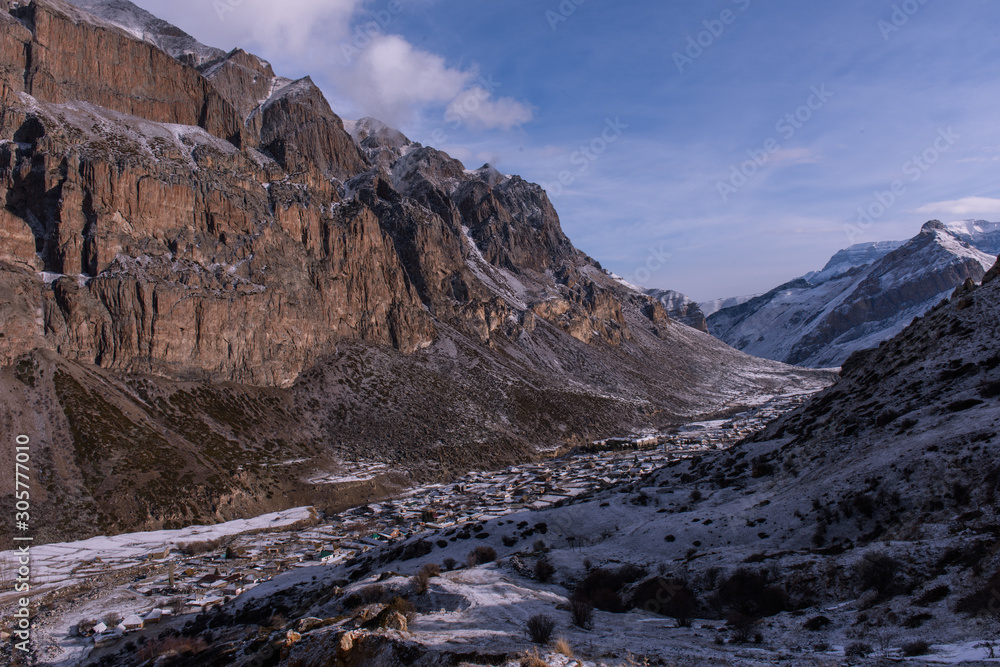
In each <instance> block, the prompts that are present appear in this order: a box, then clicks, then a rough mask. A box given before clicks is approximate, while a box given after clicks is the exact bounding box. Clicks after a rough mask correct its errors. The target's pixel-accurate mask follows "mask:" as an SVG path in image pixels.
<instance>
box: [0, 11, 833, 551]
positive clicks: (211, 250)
mask: <svg viewBox="0 0 1000 667" xmlns="http://www.w3.org/2000/svg"><path fill="white" fill-rule="evenodd" d="M80 2H81V4H86V6H88V7H90V8H91V9H93V10H94V11H95V12H97V13H98V14H99V15H100V18H99V17H97V16H95V15H93V14H89V13H87V12H85V11H83V10H82V9H80V8H78V7H76V6H74V5H71V4H67V3H65V2H62V1H61V0H32V1H31V2H28V3H27V4H25V5H23V6H21V5H20V4H19V3H18V4H17V6H16V7H15V6H14V4H13V3H9V7H10V11H9V12H0V21H3V23H4V31H5V36H7V39H5V40H4V42H3V44H2V45H0V83H2V85H3V88H2V93H3V99H2V104H0V197H2V200H3V207H2V208H0V241H2V243H0V289H3V290H4V292H5V294H7V295H8V298H6V299H4V300H3V301H2V302H0V323H2V324H3V332H2V335H0V367H6V368H7V369H8V371H9V372H6V374H5V375H3V377H2V378H0V390H2V391H6V392H7V394H8V395H9V396H20V395H21V394H19V393H18V392H21V393H24V392H23V391H22V387H24V386H27V385H25V382H28V381H29V380H28V378H29V377H30V378H31V379H30V382H33V383H35V384H34V385H33V386H32V388H31V389H32V391H29V392H27V394H25V396H24V398H23V399H18V401H19V402H17V403H16V405H17V406H19V407H17V408H16V409H13V408H8V409H7V412H6V413H4V415H3V418H4V423H5V428H9V429H10V431H11V432H13V431H15V430H18V429H22V428H23V429H29V426H30V429H29V430H31V432H32V437H34V438H37V439H38V441H39V445H38V446H39V452H42V451H43V450H44V451H45V452H46V454H45V456H47V457H48V459H49V460H51V461H64V462H66V463H59V464H55V463H54V464H53V467H52V468H51V477H49V478H48V479H47V481H46V484H51V489H48V490H47V491H45V492H40V494H39V499H38V507H40V508H50V509H51V511H48V510H46V511H47V512H48V515H49V516H51V517H52V520H51V525H48V526H44V527H43V526H39V530H40V531H42V532H40V534H42V533H44V534H45V535H46V536H48V537H50V538H55V537H69V536H77V537H78V536H81V535H87V534H93V533H94V532H95V531H101V532H105V533H106V532H109V531H114V530H127V529H130V528H159V527H163V526H164V525H172V524H173V522H178V521H180V522H183V521H189V522H197V521H216V520H220V519H222V518H234V517H236V516H240V515H241V514H244V513H251V512H256V511H260V510H265V511H267V510H270V509H277V508H281V507H288V506H290V505H291V504H293V503H298V504H310V503H313V502H317V503H319V502H320V501H322V503H327V504H331V505H335V504H336V499H335V498H333V495H335V494H334V492H333V491H331V490H330V488H329V487H323V486H322V485H310V484H303V483H302V481H301V480H302V478H303V477H308V473H309V471H308V470H305V469H299V468H294V469H292V468H286V467H284V462H287V461H289V460H299V459H303V460H305V461H308V462H309V463H308V464H305V465H306V466H307V467H308V466H312V467H313V468H316V467H319V466H322V465H327V463H328V462H329V461H331V460H335V459H337V458H340V457H351V458H356V457H368V458H378V459H381V460H384V461H387V462H391V463H393V464H396V465H398V466H399V467H400V468H402V469H412V470H413V473H412V474H413V475H415V476H418V477H421V478H428V477H429V478H446V477H447V476H448V475H450V474H452V473H453V472H456V471H458V470H461V469H467V468H470V467H473V466H484V465H501V464H504V463H509V462H512V461H516V460H524V459H527V458H531V457H532V456H534V455H535V452H536V451H537V447H538V446H540V445H546V446H548V445H550V444H552V443H558V444H576V443H580V442H585V441H586V440H588V439H593V438H596V437H600V436H601V435H611V434H619V433H622V432H625V431H631V430H633V429H635V428H639V427H640V426H649V425H650V424H660V425H663V424H668V423H671V422H672V420H674V419H677V418H679V416H682V415H690V414H695V413H697V414H701V413H708V412H713V411H715V410H722V409H727V408H729V407H731V406H732V404H734V403H738V402H740V401H742V400H745V398H746V396H747V395H749V394H751V393H755V392H757V391H776V390H780V389H782V388H785V387H789V386H794V387H801V386H815V385H816V384H817V383H822V382H823V381H824V376H822V375H817V374H814V373H809V372H798V371H793V370H791V369H788V368H787V367H784V366H782V365H780V364H773V363H769V362H759V361H757V360H753V359H751V358H749V357H746V356H745V355H742V354H739V353H737V352H735V351H733V350H731V349H729V348H728V347H726V346H725V345H723V344H721V343H719V342H718V341H716V340H714V339H711V338H710V337H708V336H704V335H702V334H699V333H697V332H694V331H692V330H690V329H688V328H687V327H683V326H681V325H678V324H677V323H675V322H672V321H671V320H670V319H669V318H668V317H667V315H666V312H665V311H664V310H663V308H662V305H660V304H659V303H658V302H655V301H654V300H652V299H650V298H649V297H647V296H645V295H642V294H639V293H637V292H634V291H632V290H629V289H626V288H625V287H623V286H622V285H621V284H619V283H618V282H616V281H615V280H613V279H612V277H610V276H609V275H608V274H606V273H605V272H604V271H603V270H601V269H600V268H599V266H597V265H596V263H595V262H594V261H593V260H591V259H590V258H588V257H586V256H585V255H584V254H582V253H580V252H579V251H578V250H576V249H575V248H574V247H573V246H572V244H571V243H570V241H569V240H568V239H567V238H566V236H565V234H563V232H562V229H561V225H560V221H559V217H558V215H557V214H556V212H555V210H554V208H553V207H552V204H551V202H550V201H549V199H548V197H547V196H546V194H545V192H544V191H543V190H542V189H541V188H540V187H539V186H537V185H533V184H530V183H527V182H525V181H524V180H522V179H520V178H519V177H516V176H505V175H502V174H500V173H499V172H497V171H496V170H495V169H492V168H491V167H488V166H487V167H484V168H482V169H479V170H476V171H470V170H466V169H465V168H464V166H463V165H462V164H461V163H460V162H458V161H457V160H454V159H452V158H451V157H449V156H447V155H446V154H444V153H442V152H440V151H437V150H435V149H432V148H429V147H422V146H420V145H419V144H416V143H415V142H412V141H410V140H409V139H407V138H406V137H405V136H403V135H402V134H401V133H399V132H398V131H396V130H393V129H391V128H388V127H387V126H385V125H383V124H381V123H378V122H377V121H374V120H372V119H365V120H363V121H359V122H357V123H348V124H347V125H346V127H345V124H344V123H343V122H342V121H341V119H340V118H339V117H338V116H337V115H336V114H335V113H334V112H333V111H332V110H331V109H330V107H329V105H328V104H327V102H326V100H325V98H324V97H323V95H322V93H321V92H320V91H319V89H318V88H317V87H316V86H315V85H314V84H313V83H312V82H311V81H310V80H309V79H308V78H306V79H302V80H299V81H290V80H288V79H283V78H281V77H279V76H276V75H275V73H274V72H273V70H272V68H271V67H270V65H268V64H267V63H266V62H264V61H263V60H261V59H259V58H257V57H256V56H253V55H252V54H249V53H246V52H243V51H241V50H239V49H237V50H234V51H232V52H230V53H228V54H222V53H221V52H216V51H215V50H211V49H209V48H208V47H202V46H201V45H198V44H197V43H196V42H193V40H191V39H190V38H189V37H187V36H184V35H183V33H179V31H177V33H175V32H174V31H171V30H170V29H169V27H164V26H165V24H161V23H157V22H156V21H155V20H152V19H151V18H150V17H149V16H148V15H145V14H142V13H141V10H138V8H135V7H134V5H131V4H130V3H128V2H125V1H124V0H80ZM168 38H169V39H168ZM163 49H167V51H165V50H163ZM168 51H169V52H168ZM18 368H23V369H29V368H37V369H40V370H38V372H37V373H34V372H32V373H30V374H29V373H28V372H27V370H24V372H22V373H21V374H20V375H18V373H17V372H15V370H14V369H18ZM743 371H746V373H744V372H743ZM70 379H72V382H70ZM151 386H153V387H155V391H153V390H151V389H149V387H151ZM108 392H110V393H108ZM191 392H194V393H195V394H196V396H197V398H196V399H191V398H190V394H191ZM104 393H108V396H111V398H106V400H103V402H102V401H100V400H98V399H99V397H101V396H103V395H104ZM192 401H194V403H192ZM88 404H92V405H94V406H96V407H94V408H93V409H92V410H91V409H88V408H86V407H85V406H86V405H88ZM10 405H15V403H11V404H10ZM33 413H37V414H38V415H39V417H38V418H37V419H36V420H34V421H33V422H32V424H29V425H25V421H24V420H25V417H24V415H28V414H33ZM244 413H245V414H248V415H255V416H254V418H253V419H252V420H250V421H249V422H248V423H250V424H256V425H258V428H257V430H256V431H253V432H251V431H248V430H246V429H244V428H242V426H241V424H242V420H241V418H240V417H239V416H238V415H241V414H244ZM262 425H267V426H266V428H265V427H264V426H262ZM272 425H273V428H272ZM147 443H152V444H147ZM205 447H207V448H209V449H210V450H211V451H210V452H209V453H206V451H207V450H203V448H205ZM102 448H103V451H104V452H105V454H106V455H107V456H108V457H110V459H109V460H110V461H111V463H107V462H102V460H98V459H97V458H95V456H96V454H94V452H96V451H97V450H99V449H102ZM153 450H155V451H153ZM147 452H150V453H148V454H147ZM171 452H175V454H176V457H177V461H180V462H182V463H183V465H181V464H180V463H177V466H180V467H177V466H175V465H174V463H176V462H174V463H171V456H173V455H172V454H171ZM40 455H41V454H40ZM244 459H247V460H253V461H254V462H255V465H253V466H248V465H246V464H245V461H244ZM199 461H200V462H201V463H200V467H199V464H198V462H199ZM184 466H187V467H186V468H185V467H184ZM175 468H177V469H176V470H175ZM183 471H186V472H183ZM282 471H285V472H282ZM175 473H176V474H175ZM178 474H179V475H180V476H178ZM157 480H161V481H163V484H160V482H159V481H157ZM154 482H155V483H154ZM158 484H159V485H158ZM60 488H62V489H65V490H66V491H65V493H64V494H60V493H59V492H58V489H60ZM146 490H151V491H155V494H154V496H155V497H152V498H151V497H150V496H149V495H148V494H146V493H145V491H146ZM0 492H2V493H8V492H10V489H9V488H8V487H6V486H0ZM371 493H374V491H372V492H371ZM109 494H115V497H116V498H119V499H120V500H118V501H116V502H114V503H107V502H106V498H107V497H108V495H109ZM366 497H368V496H366ZM192 499H196V500H197V501H198V502H192ZM97 505H101V506H102V507H104V508H105V509H104V510H103V515H102V518H100V519H99V520H89V519H88V520H87V521H85V522H83V523H79V524H76V525H78V526H79V527H78V528H75V529H70V528H68V527H69V526H72V525H75V524H73V521H71V520H65V519H66V517H70V518H73V517H77V516H78V515H81V516H82V515H83V514H84V513H86V512H92V511H93V508H94V507H95V506H97ZM199 507H200V508H202V509H201V510H198V509H197V508H199ZM59 508H66V509H65V510H62V509H59Z"/></svg>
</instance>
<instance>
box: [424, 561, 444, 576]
mask: <svg viewBox="0 0 1000 667" xmlns="http://www.w3.org/2000/svg"><path fill="white" fill-rule="evenodd" d="M420 570H421V572H426V573H427V576H429V577H440V576H441V566H440V565H438V564H437V563H425V564H424V566H423V567H422V568H420Z"/></svg>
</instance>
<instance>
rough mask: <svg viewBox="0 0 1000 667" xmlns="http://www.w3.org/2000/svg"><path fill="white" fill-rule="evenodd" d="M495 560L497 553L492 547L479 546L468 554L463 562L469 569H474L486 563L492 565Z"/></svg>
mask: <svg viewBox="0 0 1000 667" xmlns="http://www.w3.org/2000/svg"><path fill="white" fill-rule="evenodd" d="M496 559H497V551H496V549H494V548H493V547H487V546H481V547H476V548H475V549H473V550H472V551H470V552H469V555H468V557H467V558H466V559H465V562H466V563H467V564H468V566H469V567H476V566H477V565H485V564H486V563H492V562H493V561H495V560H496Z"/></svg>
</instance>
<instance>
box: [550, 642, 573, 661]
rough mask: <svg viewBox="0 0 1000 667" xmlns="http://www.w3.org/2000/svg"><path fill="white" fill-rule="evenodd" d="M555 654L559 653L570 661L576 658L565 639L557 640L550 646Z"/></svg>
mask: <svg viewBox="0 0 1000 667" xmlns="http://www.w3.org/2000/svg"><path fill="white" fill-rule="evenodd" d="M552 648H553V649H555V652H556V653H561V654H563V655H564V656H566V657H567V658H569V659H570V660H575V659H576V656H575V655H573V647H572V646H570V645H569V642H568V641H566V640H565V639H562V638H559V639H557V640H556V643H555V644H553V646H552Z"/></svg>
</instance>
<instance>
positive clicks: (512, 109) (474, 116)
mask: <svg viewBox="0 0 1000 667" xmlns="http://www.w3.org/2000/svg"><path fill="white" fill-rule="evenodd" d="M534 115H535V112H534V109H532V108H531V107H530V106H528V105H527V104H524V103H522V102H518V101H517V100H515V99H514V98H512V97H501V98H499V99H494V97H493V93H491V92H490V91H488V90H486V89H485V88H483V87H482V86H473V87H471V88H469V89H467V90H465V91H463V92H462V94H461V95H459V96H457V97H456V98H455V99H453V100H452V101H451V104H449V105H448V110H447V112H446V113H445V119H446V120H448V122H450V123H462V124H466V125H468V126H469V127H471V128H473V129H485V130H494V129H503V130H510V129H512V128H515V127H520V126H521V125H524V124H525V123H527V122H528V121H530V120H531V119H532V118H533V117H534Z"/></svg>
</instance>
